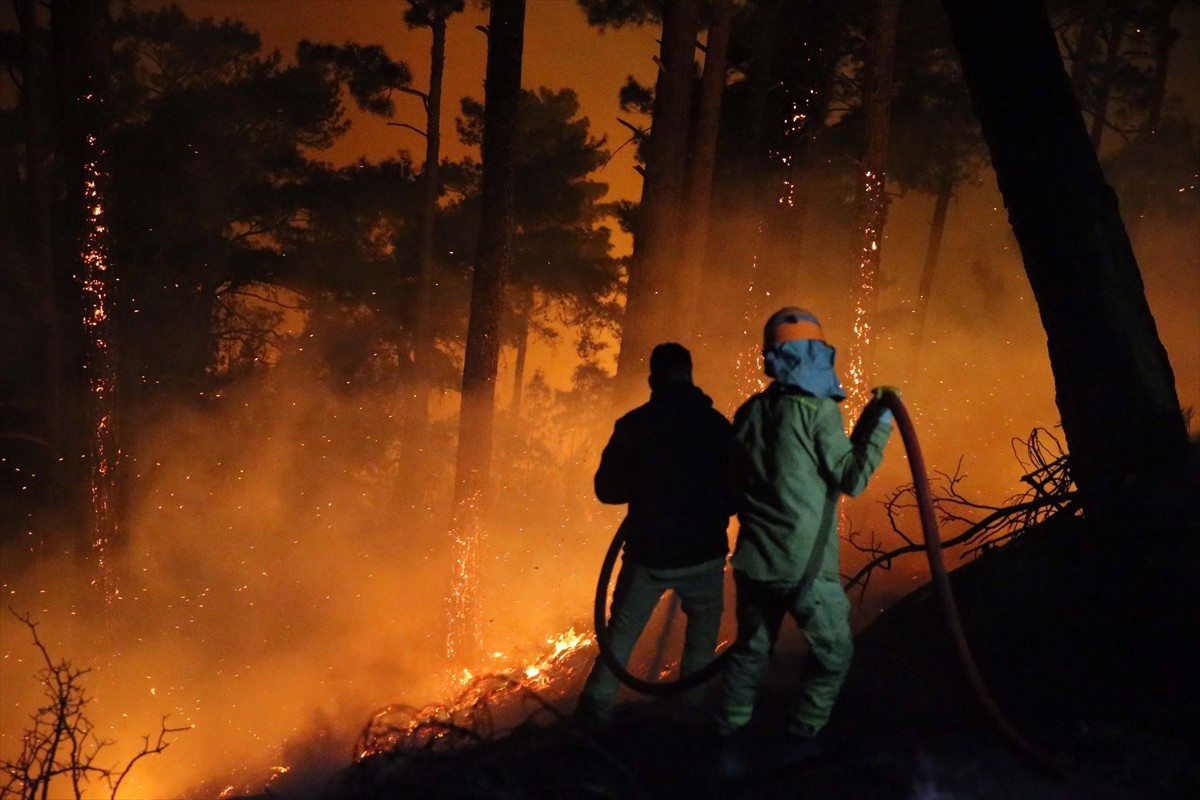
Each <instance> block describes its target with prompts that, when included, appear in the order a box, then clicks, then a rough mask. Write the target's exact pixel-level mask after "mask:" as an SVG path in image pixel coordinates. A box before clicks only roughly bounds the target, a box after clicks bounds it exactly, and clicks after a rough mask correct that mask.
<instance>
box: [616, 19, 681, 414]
mask: <svg viewBox="0 0 1200 800" xmlns="http://www.w3.org/2000/svg"><path fill="white" fill-rule="evenodd" d="M698 19H699V14H698V9H697V3H696V0H668V2H667V3H666V7H665V9H664V11H663V32H662V49H661V58H660V62H659V70H658V80H657V82H656V84H655V94H654V119H653V128H652V129H651V133H650V154H649V157H648V158H647V163H646V177H645V180H644V181H643V183H642V202H641V210H640V211H639V212H638V222H637V231H636V233H635V235H634V245H633V258H632V259H631V263H630V265H629V285H628V288H627V294H626V299H625V316H624V322H623V323H622V326H621V351H620V354H619V357H618V361H617V395H618V396H617V402H618V403H621V404H623V403H625V402H627V401H628V400H629V399H630V398H631V397H632V396H633V394H634V392H635V391H637V390H639V389H640V387H641V385H642V379H643V377H644V375H645V372H646V365H647V363H648V359H649V357H650V349H651V348H652V347H653V345H654V344H655V342H656V341H657V339H659V338H662V337H664V336H667V335H669V333H674V332H677V328H678V326H677V325H676V326H675V327H674V328H672V327H671V321H670V319H669V315H670V312H671V310H672V309H673V307H674V300H675V299H674V298H673V297H672V296H671V295H672V290H673V289H674V281H673V280H672V275H671V273H672V267H673V263H674V259H675V257H676V254H677V250H678V245H679V236H680V231H681V221H682V218H683V200H684V187H685V182H686V179H687V140H688V121H689V112H690V106H691V92H692V79H693V77H694V76H693V71H694V64H695V50H696V26H697V22H698Z"/></svg>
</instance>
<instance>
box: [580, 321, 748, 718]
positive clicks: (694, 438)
mask: <svg viewBox="0 0 1200 800" xmlns="http://www.w3.org/2000/svg"><path fill="white" fill-rule="evenodd" d="M731 445H732V427H731V425H730V422H729V420H727V419H726V418H725V417H724V415H722V414H721V413H720V412H718V411H717V410H716V409H714V408H713V407H712V400H711V399H710V398H709V397H708V395H706V394H704V392H702V391H701V390H700V389H699V388H698V387H696V386H695V385H694V384H693V383H692V357H691V354H690V353H689V352H688V351H687V348H685V347H683V346H682V345H679V344H675V343H674V342H668V343H665V344H660V345H658V346H657V347H655V348H654V351H653V352H652V353H651V355H650V402H648V403H646V404H645V405H642V406H639V407H638V408H635V409H634V410H633V411H631V412H629V413H628V414H626V415H625V416H623V417H621V418H620V419H619V420H617V424H616V426H615V427H614V429H613V434H612V437H611V438H610V439H609V441H608V445H607V446H606V447H605V448H604V452H603V454H602V455H601V457H600V468H599V469H598V470H596V480H595V485H596V497H597V498H599V500H600V502H602V503H628V504H629V513H628V514H627V515H626V516H625V520H624V521H623V522H622V523H621V533H622V534H623V535H624V537H625V547H624V551H623V553H622V559H621V571H620V573H619V574H618V575H617V585H616V588H615V589H614V590H613V598H612V606H611V608H610V615H611V616H610V618H609V622H608V633H609V641H610V643H611V646H612V651H613V654H614V655H615V656H616V657H617V659H618V660H619V661H620V662H621V663H622V664H626V663H628V661H629V657H630V655H631V654H632V652H633V648H634V645H635V644H636V643H637V640H638V637H639V636H640V635H641V633H642V629H643V628H644V627H645V626H646V623H647V622H648V621H649V619H650V615H651V614H652V613H653V612H654V608H655V606H656V605H657V604H658V601H659V598H661V597H662V595H663V593H664V592H666V591H668V590H672V591H674V592H675V593H676V594H677V595H678V596H679V599H680V605H681V607H682V609H683V612H684V614H686V615H687V629H686V633H685V635H684V646H683V657H682V662H681V664H680V672H681V674H685V675H686V674H688V673H690V672H694V671H696V670H697V669H700V668H701V667H703V666H704V665H705V664H707V663H708V662H709V661H711V660H712V658H713V651H714V650H715V649H716V644H717V636H718V634H719V631H720V626H721V612H722V611H723V610H724V598H723V583H724V580H723V579H724V572H725V556H726V554H727V553H728V552H729V545H728V540H727V538H726V534H725V531H726V528H727V527H728V525H729V517H730V516H731V515H732V514H733V501H732V497H731V492H730V489H729V482H728V458H729V453H730V447H731ZM618 688H620V684H619V681H618V679H617V677H616V675H614V674H613V672H612V670H610V669H609V668H608V667H607V666H606V665H605V663H604V661H603V659H600V658H597V660H596V664H595V666H593V668H592V672H591V674H590V675H589V676H588V679H587V683H586V685H585V686H584V689H583V694H582V696H581V697H580V700H579V708H578V709H577V712H576V713H577V714H578V716H579V717H580V718H581V719H583V720H585V721H586V722H591V723H599V722H604V721H605V720H607V719H608V717H609V715H610V714H611V713H612V707H613V703H614V701H615V700H616V696H617V690H618Z"/></svg>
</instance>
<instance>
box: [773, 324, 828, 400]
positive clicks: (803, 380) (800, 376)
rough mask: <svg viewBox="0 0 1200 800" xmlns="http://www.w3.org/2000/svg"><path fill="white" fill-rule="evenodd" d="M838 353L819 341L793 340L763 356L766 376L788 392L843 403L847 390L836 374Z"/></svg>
mask: <svg viewBox="0 0 1200 800" xmlns="http://www.w3.org/2000/svg"><path fill="white" fill-rule="evenodd" d="M836 353H837V351H836V350H834V349H833V348H832V347H830V346H829V345H827V344H825V342H822V341H820V340H819V339H792V340H791V341H788V342H783V343H781V344H777V345H775V346H774V347H772V348H770V349H769V350H767V351H766V352H765V353H763V365H764V367H765V368H766V372H767V375H768V376H770V377H772V378H774V379H775V381H776V382H777V383H779V384H781V385H782V386H784V387H785V388H788V389H799V390H801V391H803V392H807V393H808V394H811V395H812V396H814V397H831V398H833V399H834V400H838V401H841V400H845V399H846V390H845V389H843V388H842V384H841V383H839V382H838V378H837V375H836V374H835V373H834V371H833V357H834V355H836Z"/></svg>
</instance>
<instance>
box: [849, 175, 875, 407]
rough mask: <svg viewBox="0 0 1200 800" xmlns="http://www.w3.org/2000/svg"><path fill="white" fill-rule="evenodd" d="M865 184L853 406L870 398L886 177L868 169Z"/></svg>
mask: <svg viewBox="0 0 1200 800" xmlns="http://www.w3.org/2000/svg"><path fill="white" fill-rule="evenodd" d="M863 177H864V181H865V182H864V184H863V191H864V193H865V194H864V196H863V200H862V203H863V207H864V212H863V214H862V219H863V220H864V222H863V225H862V227H861V230H860V232H861V233H862V237H863V246H862V251H861V256H860V258H859V265H858V277H859V281H858V291H857V293H856V296H855V299H854V341H853V342H851V344H850V357H849V364H848V365H847V370H846V374H847V383H848V386H847V387H846V388H847V391H848V394H849V396H850V401H851V407H852V408H858V407H862V406H863V405H865V404H866V401H867V380H868V376H867V360H868V353H869V352H870V347H871V319H870V317H871V312H872V310H873V309H874V306H875V301H876V291H875V276H876V272H877V271H878V268H879V230H880V227H881V222H882V220H883V208H884V196H883V178H882V177H881V176H880V175H879V174H877V173H875V172H871V171H869V170H868V171H867V172H866V174H865V175H864V176H863Z"/></svg>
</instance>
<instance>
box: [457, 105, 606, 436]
mask: <svg viewBox="0 0 1200 800" xmlns="http://www.w3.org/2000/svg"><path fill="white" fill-rule="evenodd" d="M462 108H463V116H462V117H461V118H460V119H459V121H458V128H459V135H460V137H461V139H462V141H463V143H464V144H474V145H478V144H481V143H482V134H483V116H484V113H483V112H484V109H483V106H482V105H481V104H479V103H477V102H476V101H474V100H471V99H470V98H467V99H464V100H463V102H462ZM578 113H579V100H578V98H577V97H576V95H575V92H573V91H572V90H570V89H562V90H558V91H554V90H551V89H547V88H545V87H542V88H539V89H538V90H537V91H536V92H531V91H523V92H522V93H521V111H520V120H519V122H518V125H517V148H516V154H515V156H514V157H515V159H516V170H515V172H516V194H515V199H514V202H515V204H516V208H515V211H514V221H515V223H516V228H517V230H516V233H515V234H514V238H513V261H512V272H511V274H510V281H509V290H510V291H509V300H510V302H509V303H508V305H507V309H508V314H507V315H506V318H505V320H504V325H503V326H502V327H503V330H504V339H505V341H506V342H507V343H511V344H512V345H513V347H515V348H516V359H515V365H514V383H513V403H512V408H511V412H512V414H513V415H514V416H516V415H518V414H519V410H520V403H521V390H522V387H523V386H524V382H525V375H524V371H525V356H526V351H527V349H528V342H529V338H530V333H531V332H532V331H535V330H536V331H539V332H540V333H542V334H543V335H545V336H552V335H554V333H553V330H552V329H551V328H549V327H547V326H546V324H545V317H546V316H547V315H548V313H549V312H550V310H551V309H555V310H557V312H558V313H559V315H560V316H561V318H562V319H563V321H565V322H567V323H568V324H570V325H572V326H573V327H579V328H584V329H587V328H593V329H594V328H597V327H604V326H606V325H609V324H610V323H611V322H612V320H611V316H612V313H613V309H612V308H611V301H610V300H609V297H610V296H611V295H612V294H613V292H614V291H615V288H616V287H615V284H616V278H617V275H616V263H615V261H614V260H613V259H612V258H611V257H610V256H609V253H608V251H609V248H610V242H609V230H608V229H607V228H605V227H603V226H600V225H599V224H598V223H599V221H600V218H601V217H602V216H603V215H604V214H605V213H607V210H608V209H607V207H606V206H604V205H603V204H602V203H601V202H600V200H601V198H602V197H603V196H604V194H605V192H607V190H608V186H607V185H606V184H603V183H599V182H596V181H593V180H590V175H591V174H592V173H593V172H594V171H595V170H597V169H599V168H600V167H601V166H602V165H603V164H604V163H605V162H606V161H607V159H608V152H607V151H606V150H605V149H604V140H603V139H595V138H593V137H592V136H591V134H590V132H589V123H588V119H587V118H586V117H578V116H577V114H578ZM460 209H461V210H462V211H463V212H465V213H464V214H463V216H465V217H475V216H477V211H478V203H477V202H470V201H468V202H467V203H465V204H462V205H461V206H460ZM473 212H474V213H473ZM462 222H468V225H469V224H470V223H469V221H468V220H463V221H462ZM460 224H462V223H461V222H460Z"/></svg>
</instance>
